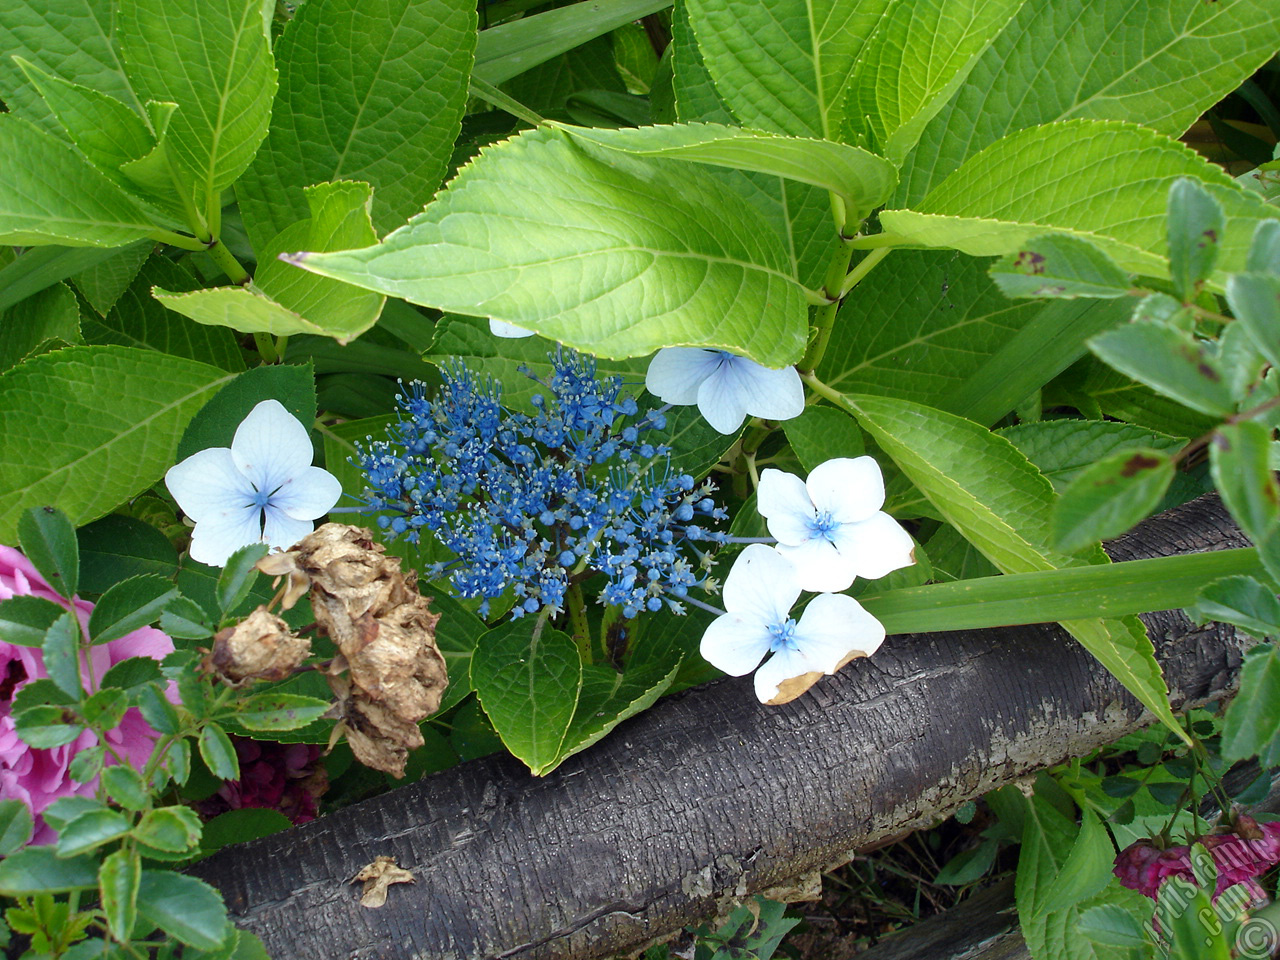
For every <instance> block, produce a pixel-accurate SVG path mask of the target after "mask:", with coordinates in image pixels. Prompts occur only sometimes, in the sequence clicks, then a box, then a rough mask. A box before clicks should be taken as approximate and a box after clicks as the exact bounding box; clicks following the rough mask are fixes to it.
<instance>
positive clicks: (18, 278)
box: [0, 246, 119, 310]
mask: <svg viewBox="0 0 1280 960" xmlns="http://www.w3.org/2000/svg"><path fill="white" fill-rule="evenodd" d="M118 252H119V251H117V250H113V249H108V248H98V247H61V246H47V247H31V248H30V249H28V250H26V251H25V252H23V253H22V255H21V256H19V257H17V258H16V259H15V260H13V261H12V262H11V263H9V264H7V265H6V266H4V267H3V268H0V310H7V309H8V308H9V307H12V306H13V305H14V304H15V303H17V302H19V301H20V300H25V299H26V298H27V297H29V296H31V295H32V294H34V293H39V292H40V291H41V290H43V289H44V288H45V287H47V286H49V285H50V284H53V283H57V282H58V281H59V280H65V279H66V278H67V277H70V276H72V275H73V274H76V273H79V272H81V271H84V270H88V269H90V268H92V267H94V266H96V265H97V264H99V263H102V262H103V261H104V260H107V259H109V258H111V257H114V256H115V255H116V254H117V253H118Z"/></svg>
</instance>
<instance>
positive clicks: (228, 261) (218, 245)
mask: <svg viewBox="0 0 1280 960" xmlns="http://www.w3.org/2000/svg"><path fill="white" fill-rule="evenodd" d="M207 249H208V251H209V256H211V257H213V262H214V263H216V264H217V265H218V266H220V267H221V268H222V270H223V272H224V273H225V274H226V275H227V276H228V277H229V278H230V280H231V282H232V283H235V284H239V285H240V286H242V287H243V286H244V285H245V284H246V283H248V282H249V271H248V270H246V269H245V268H244V267H242V266H241V265H240V261H239V260H237V259H236V258H235V254H233V253H232V252H231V251H230V250H228V249H227V245H226V244H225V243H223V242H222V241H221V240H214V241H213V242H212V243H211V244H209V246H208V248H207Z"/></svg>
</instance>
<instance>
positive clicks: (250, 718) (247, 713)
mask: <svg viewBox="0 0 1280 960" xmlns="http://www.w3.org/2000/svg"><path fill="white" fill-rule="evenodd" d="M330 706H331V704H330V702H329V701H327V700H319V699H317V698H315V697H303V696H299V695H297V694H290V693H260V694H257V695H256V696H252V697H246V698H245V699H244V700H241V701H240V702H239V703H238V704H237V705H236V716H235V719H236V722H237V723H238V724H240V726H242V727H244V728H245V729H246V730H257V731H278V730H297V729H299V728H301V727H305V726H306V725H307V724H309V723H311V721H313V720H318V719H319V718H320V717H321V716H322V715H323V714H324V713H326V712H327V711H328V709H329V707H330Z"/></svg>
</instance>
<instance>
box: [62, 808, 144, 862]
mask: <svg viewBox="0 0 1280 960" xmlns="http://www.w3.org/2000/svg"><path fill="white" fill-rule="evenodd" d="M130 826H131V824H130V821H129V818H128V817H126V816H125V815H124V814H122V813H120V812H119V811H117V810H90V811H87V812H85V813H82V814H81V815H80V816H78V817H76V818H75V819H74V820H71V821H69V822H68V823H67V824H65V825H64V826H63V827H62V828H61V829H59V831H58V845H57V850H58V856H59V857H74V856H76V855H78V854H81V853H87V852H89V851H90V850H96V849H97V848H98V847H100V846H102V845H103V844H104V843H110V842H111V841H112V840H115V839H117V838H119V837H123V836H124V835H125V834H126V833H128V832H129V827H130Z"/></svg>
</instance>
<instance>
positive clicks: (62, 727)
mask: <svg viewBox="0 0 1280 960" xmlns="http://www.w3.org/2000/svg"><path fill="white" fill-rule="evenodd" d="M13 722H14V727H15V729H16V730H17V732H18V737H19V738H20V739H21V740H22V741H23V742H24V743H25V744H27V746H29V747H35V748H36V749H38V750H39V749H44V750H47V749H50V748H52V747H61V746H63V745H64V744H68V743H71V742H72V741H73V740H75V739H76V738H77V737H78V736H80V734H81V732H83V730H84V727H83V726H82V725H81V724H80V722H79V721H78V720H77V718H76V717H75V715H74V714H72V713H70V712H69V711H68V710H67V709H66V708H64V707H58V706H47V707H31V708H30V709H29V710H24V711H23V712H22V713H17V714H15V715H14V718H13Z"/></svg>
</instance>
